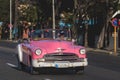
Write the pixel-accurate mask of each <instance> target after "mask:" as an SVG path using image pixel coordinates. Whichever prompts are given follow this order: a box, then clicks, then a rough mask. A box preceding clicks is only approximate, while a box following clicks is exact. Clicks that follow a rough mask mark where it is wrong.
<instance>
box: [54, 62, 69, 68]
mask: <svg viewBox="0 0 120 80" xmlns="http://www.w3.org/2000/svg"><path fill="white" fill-rule="evenodd" d="M55 67H56V68H67V67H69V62H68V61H67V62H61V61H60V62H55Z"/></svg>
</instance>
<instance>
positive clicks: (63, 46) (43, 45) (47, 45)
mask: <svg viewBox="0 0 120 80" xmlns="http://www.w3.org/2000/svg"><path fill="white" fill-rule="evenodd" d="M31 46H34V48H35V47H36V48H40V49H42V50H43V49H44V50H45V51H46V52H47V53H53V52H57V51H59V50H62V51H63V52H74V49H76V48H79V49H80V46H75V45H74V44H73V43H72V42H69V41H60V40H41V41H32V42H31Z"/></svg>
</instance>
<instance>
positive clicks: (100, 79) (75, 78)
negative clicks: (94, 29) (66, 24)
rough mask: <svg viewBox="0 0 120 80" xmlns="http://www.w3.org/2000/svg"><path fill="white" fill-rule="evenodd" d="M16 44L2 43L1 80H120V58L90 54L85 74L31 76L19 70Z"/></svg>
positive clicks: (0, 59) (62, 72)
mask: <svg viewBox="0 0 120 80" xmlns="http://www.w3.org/2000/svg"><path fill="white" fill-rule="evenodd" d="M15 48H16V43H9V42H4V41H0V80H120V57H119V56H112V55H108V54H102V53H93V52H88V54H87V56H88V61H89V65H88V67H86V68H85V74H79V75H78V74H74V73H73V72H72V71H67V70H63V71H62V70H57V71H51V70H49V71H45V72H44V73H43V74H40V75H30V74H29V73H28V72H27V71H19V70H17V65H16V64H17V60H16V57H15V52H16V49H15Z"/></svg>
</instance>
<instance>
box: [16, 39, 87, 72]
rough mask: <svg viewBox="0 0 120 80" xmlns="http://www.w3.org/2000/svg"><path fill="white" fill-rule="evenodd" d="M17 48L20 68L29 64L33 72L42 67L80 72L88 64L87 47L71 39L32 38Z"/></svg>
mask: <svg viewBox="0 0 120 80" xmlns="http://www.w3.org/2000/svg"><path fill="white" fill-rule="evenodd" d="M37 39H38V38H37ZM17 48H18V55H17V58H18V68H19V69H22V68H23V67H24V66H27V67H28V68H29V71H30V73H31V74H33V73H34V71H37V70H38V69H40V68H64V69H71V70H74V71H75V72H79V71H84V67H85V66H87V65H88V62H87V58H86V49H85V47H82V46H78V45H75V44H74V42H72V41H70V40H59V39H51V38H39V39H38V40H36V39H35V40H33V39H31V40H29V41H28V40H25V41H24V42H23V43H20V44H18V46H17Z"/></svg>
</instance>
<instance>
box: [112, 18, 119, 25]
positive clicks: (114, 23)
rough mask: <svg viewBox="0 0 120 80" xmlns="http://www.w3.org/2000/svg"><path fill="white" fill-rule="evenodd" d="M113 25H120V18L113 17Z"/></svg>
mask: <svg viewBox="0 0 120 80" xmlns="http://www.w3.org/2000/svg"><path fill="white" fill-rule="evenodd" d="M112 26H113V27H119V26H120V19H117V18H113V19H112Z"/></svg>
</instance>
